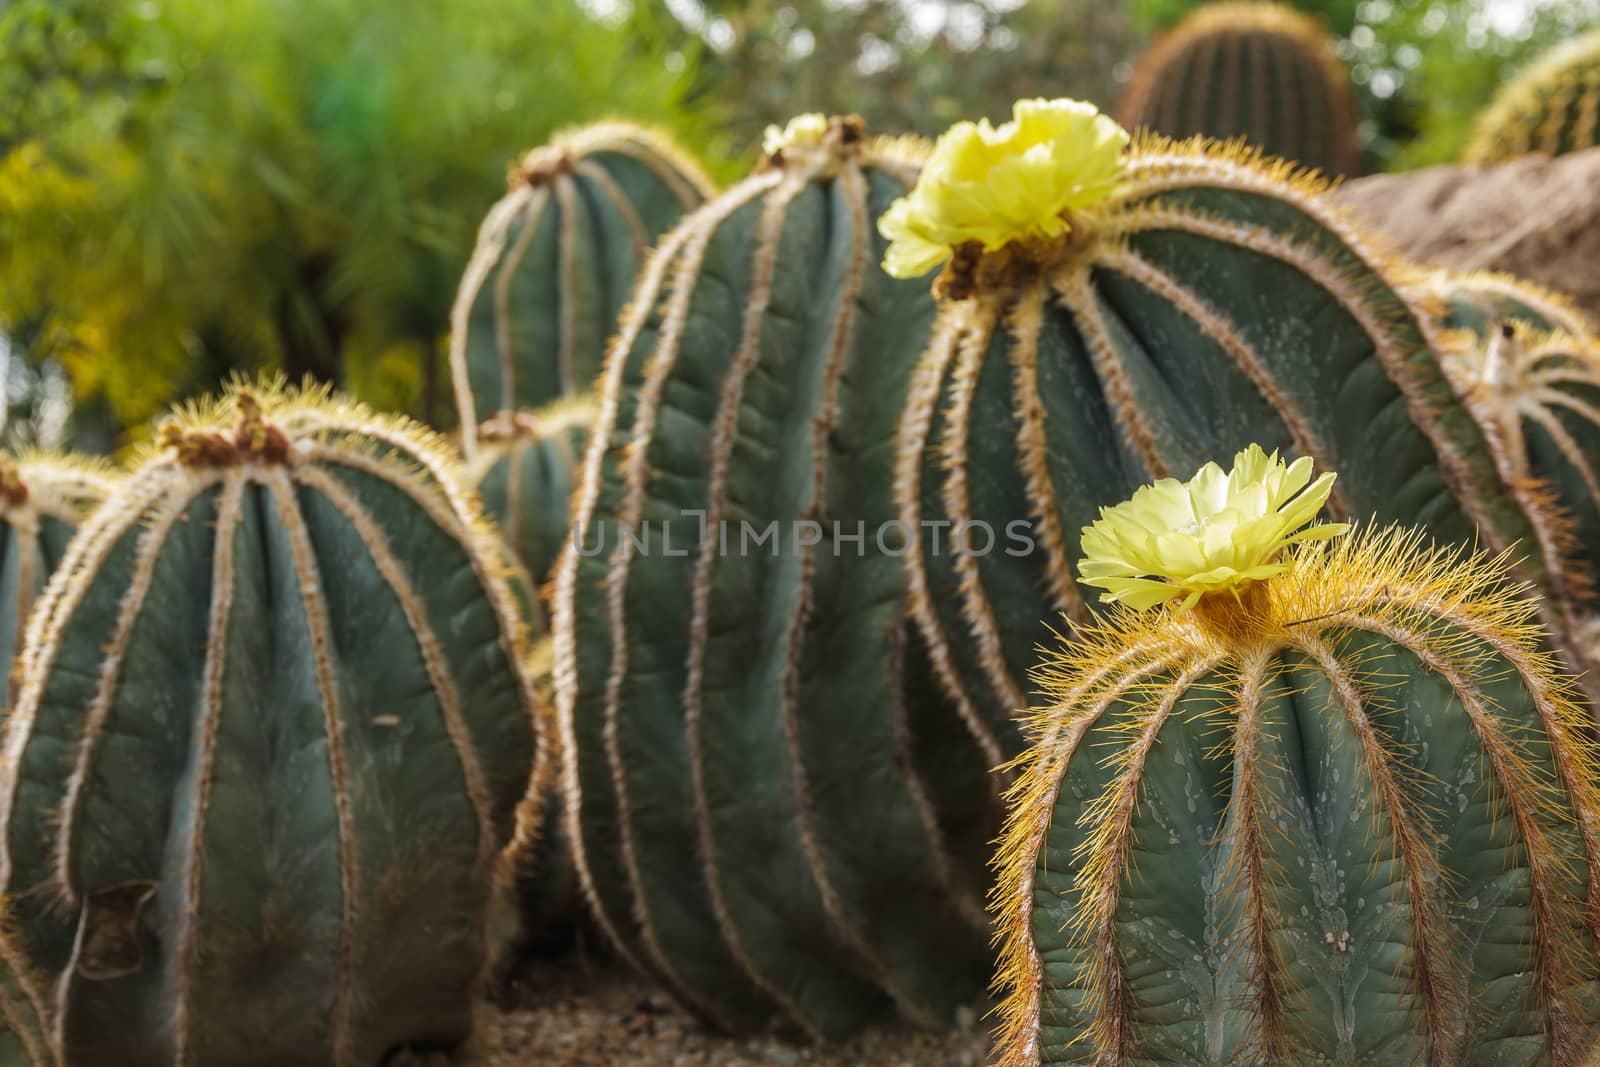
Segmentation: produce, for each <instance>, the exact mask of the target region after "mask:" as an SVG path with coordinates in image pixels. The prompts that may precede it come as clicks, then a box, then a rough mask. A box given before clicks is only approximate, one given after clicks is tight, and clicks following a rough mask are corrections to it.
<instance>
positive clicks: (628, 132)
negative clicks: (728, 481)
mask: <svg viewBox="0 0 1600 1067" xmlns="http://www.w3.org/2000/svg"><path fill="white" fill-rule="evenodd" d="M710 193H711V185H710V182H709V181H707V180H706V178H705V177H704V176H703V175H702V174H701V173H700V170H699V168H698V167H696V166H695V164H694V163H693V161H691V160H690V159H689V158H688V157H687V156H686V155H684V154H683V153H682V152H681V151H679V150H678V149H677V148H676V147H674V146H673V145H672V143H671V142H670V141H668V140H667V138H665V137H664V136H663V135H661V134H659V133H655V132H653V131H650V130H645V129H640V128H639V127H636V126H632V125H629V124H627V123H618V122H605V123H599V124H597V125H594V126H586V127H583V128H582V129H578V130H574V131H571V132H569V133H565V134H561V135H558V136H557V137H556V138H555V139H554V140H552V141H551V143H550V144H549V145H546V146H544V147H542V148H537V149H534V150H533V151H532V152H530V153H528V155H527V156H526V157H525V158H524V159H523V160H522V162H521V163H520V164H518V166H517V167H515V168H514V169H513V170H512V173H511V189H510V191H509V192H508V193H507V194H506V196H505V198H504V199H503V200H501V201H500V202H499V203H498V204H496V205H495V206H494V208H493V209H492V210H491V211H490V212H489V215H488V217H487V218H485V219H484V222H483V226H482V228H481V229H480V230H479V233H478V246H477V248H476V250H475V251H474V252H473V255H472V259H471V261H470V262H469V263H468V264H467V270H466V273H465V275H464V276H463V277H462V279H461V288H460V290H459V291H458V292H457V293H456V302H455V309H454V311H453V312H452V314H451V345H450V366H451V373H452V375H453V377H454V380H455V391H456V405H457V407H458V408H459V410H460V414H461V425H462V426H463V427H467V428H470V427H475V426H476V425H477V423H478V422H479V420H482V419H487V418H488V417H490V416H491V415H493V414H495V413H496V412H501V411H520V410H526V409H530V408H537V407H542V406H544V405H546V404H549V403H552V402H554V401H556V400H559V399H560V398H562V397H564V396H568V395H571V394H574V393H580V392H583V391H585V390H587V389H588V388H589V387H590V385H591V384H592V383H593V381H594V378H595V375H596V374H598V373H599V370H600V362H601V359H602V357H603V355H604V353H605V348H606V342H607V340H608V339H609V338H610V337H611V334H612V332H613V331H614V329H615V322H616V317H617V313H618V312H619V311H620V310H621V309H622V305H623V304H624V303H625V302H626V301H627V299H628V294H629V293H630V292H631V291H632V289H633V282H634V279H635V277H636V276H637V275H638V272H639V268H640V266H641V265H642V264H643V262H644V257H645V254H646V251H647V250H648V249H649V247H650V246H651V244H653V243H654V242H655V240H656V238H657V237H659V236H660V235H661V234H662V233H663V232H665V231H666V230H667V229H669V228H670V227H671V226H672V225H673V224H674V223H676V222H677V221H678V219H679V218H681V217H682V216H683V214H684V213H685V212H687V211H690V210H692V209H694V208H695V207H697V206H699V205H700V204H701V203H702V202H703V201H704V200H705V198H706V197H707V196H709V195H710ZM470 436H471V435H470V431H469V432H468V438H469V439H468V442H467V444H468V450H469V452H470V449H471V444H472V442H471V440H470Z"/></svg>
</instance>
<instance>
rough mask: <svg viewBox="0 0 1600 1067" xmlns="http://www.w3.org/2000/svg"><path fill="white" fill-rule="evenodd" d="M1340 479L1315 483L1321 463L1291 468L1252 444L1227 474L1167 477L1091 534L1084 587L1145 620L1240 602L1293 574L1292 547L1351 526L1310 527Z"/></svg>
mask: <svg viewBox="0 0 1600 1067" xmlns="http://www.w3.org/2000/svg"><path fill="white" fill-rule="evenodd" d="M1333 480H1334V474H1333V472H1331V471H1329V472H1325V473H1324V474H1322V475H1321V476H1319V477H1318V478H1317V480H1316V481H1315V482H1313V481H1312V480H1311V460H1310V459H1309V458H1305V457H1302V458H1301V459H1297V460H1295V461H1294V462H1293V463H1285V462H1283V460H1281V459H1279V458H1278V453H1277V452H1276V451H1274V452H1272V453H1271V454H1270V455H1269V454H1268V453H1266V452H1264V451H1262V449H1261V447H1260V446H1259V445H1251V446H1250V447H1249V448H1247V449H1245V450H1244V451H1243V452H1240V453H1239V454H1238V455H1237V456H1235V457H1234V460H1233V469H1232V470H1231V471H1228V472H1227V473H1223V471H1222V469H1221V468H1220V467H1218V466H1217V465H1216V464H1215V463H1207V464H1206V465H1205V466H1204V467H1202V468H1200V470H1199V472H1198V473H1197V474H1195V476H1194V477H1193V478H1191V479H1189V481H1187V482H1179V481H1177V480H1176V479H1173V478H1163V479H1161V480H1160V481H1158V482H1156V483H1155V484H1154V485H1147V486H1145V487H1143V488H1142V489H1140V490H1138V491H1137V492H1136V493H1134V494H1133V498H1132V499H1131V500H1128V501H1125V502H1124V503H1121V504H1118V505H1117V506H1116V507H1112V508H1101V509H1100V520H1099V521H1098V522H1096V523H1094V524H1093V525H1091V526H1087V527H1085V528H1084V531H1083V550H1084V553H1085V558H1084V559H1083V561H1082V562H1081V563H1079V565H1078V573H1079V574H1080V575H1081V576H1082V579H1083V581H1084V584H1086V585H1093V586H1098V587H1100V588H1102V589H1105V590H1107V592H1106V593H1104V594H1103V595H1102V596H1101V598H1100V599H1101V600H1102V601H1103V602H1105V603H1120V604H1125V605H1127V606H1128V607H1130V608H1133V609H1134V610H1136V611H1143V610H1145V609H1148V608H1152V607H1155V606H1156V605H1158V604H1165V603H1167V602H1169V601H1173V600H1177V599H1179V598H1180V597H1181V598H1183V602H1182V603H1181V604H1180V605H1179V608H1178V610H1179V611H1187V610H1188V609H1189V608H1191V607H1193V606H1194V604H1195V602H1196V601H1198V600H1199V599H1200V598H1201V597H1202V596H1205V595H1207V594H1210V593H1231V594H1233V595H1234V596H1235V597H1237V596H1239V595H1240V592H1241V590H1242V589H1243V588H1244V587H1246V586H1248V585H1249V584H1250V583H1252V582H1256V581H1260V580H1261V579H1264V578H1270V577H1272V576H1273V575H1276V574H1281V573H1282V572H1283V571H1284V570H1286V569H1287V568H1288V566H1289V565H1288V563H1286V562H1285V561H1284V560H1283V559H1282V558H1281V557H1282V553H1283V550H1284V549H1285V548H1287V547H1288V546H1289V545H1293V544H1297V543H1299V542H1302V541H1321V540H1326V539H1328V538H1330V537H1337V536H1338V535H1340V534H1342V533H1344V532H1345V531H1347V530H1349V528H1350V527H1349V525H1348V524H1346V523H1318V524H1317V525H1314V526H1309V525H1307V524H1308V523H1310V522H1311V520H1312V519H1314V518H1315V517H1316V514H1317V512H1318V510H1320V509H1321V507H1322V505H1323V504H1325V503H1326V502H1327V500H1328V495H1329V494H1330V493H1331V492H1332V491H1333Z"/></svg>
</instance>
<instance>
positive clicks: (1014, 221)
mask: <svg viewBox="0 0 1600 1067" xmlns="http://www.w3.org/2000/svg"><path fill="white" fill-rule="evenodd" d="M1011 116H1012V117H1011V121H1010V122H1006V123H1002V124H1001V125H999V126H997V127H996V126H990V125H989V122H988V120H987V119H985V120H983V121H981V122H978V123H971V122H958V123H956V124H955V125H954V126H952V127H950V129H949V130H947V131H945V133H944V135H943V136H941V137H940V138H939V143H938V144H937V145H935V146H934V149H933V154H932V155H931V156H930V157H929V159H928V162H927V164H926V165H925V166H924V167H923V169H922V175H921V177H920V178H919V179H918V181H917V184H916V187H915V188H914V189H912V190H911V193H910V194H909V195H908V196H905V197H902V198H901V199H899V200H897V201H895V203H894V205H893V206H891V207H890V209H889V210H888V211H887V212H885V213H884V215H883V217H882V218H881V219H880V220H879V221H878V231H879V232H880V233H882V234H883V236H884V237H886V238H888V239H889V249H888V251H887V253H886V254H885V256H884V270H886V271H887V272H889V273H890V274H892V275H894V276H895V277H897V278H911V277H916V276H917V275H919V274H926V273H927V272H928V271H929V270H931V269H933V267H935V266H937V265H938V264H939V263H942V262H943V261H944V260H946V259H948V258H950V256H951V255H952V254H953V252H954V250H955V249H956V248H957V247H958V246H960V245H964V244H966V243H968V242H970V241H976V242H978V243H980V244H981V245H982V246H983V247H984V248H985V249H987V250H990V251H992V250H994V249H998V248H1002V247H1004V246H1005V245H1007V244H1009V243H1010V242H1012V241H1015V240H1017V239H1019V238H1023V237H1034V238H1053V237H1059V236H1060V235H1062V234H1064V233H1066V232H1067V231H1068V230H1069V229H1070V223H1069V222H1068V220H1067V217H1066V215H1067V212H1069V211H1078V210H1082V209H1084V208H1088V207H1092V206H1093V205H1095V204H1097V203H1099V202H1100V201H1102V200H1104V199H1105V198H1106V197H1108V196H1110V195H1111V194H1112V193H1114V192H1116V189H1117V186H1118V183H1119V182H1120V181H1121V179H1122V172H1123V166H1124V164H1123V159H1122V151H1123V149H1124V148H1126V147H1127V145H1128V134H1127V132H1126V131H1125V130H1123V129H1122V127H1120V126H1118V125H1117V124H1116V123H1115V122H1114V121H1112V120H1111V119H1110V118H1108V117H1106V116H1105V115H1102V114H1100V112H1099V111H1098V110H1096V108H1095V107H1094V105H1093V104H1086V103H1084V102H1082V101H1080V100H1019V101H1017V103H1016V104H1015V105H1014V106H1013V108H1012V111H1011ZM932 249H937V250H938V251H937V256H936V258H935V253H934V252H933V251H932Z"/></svg>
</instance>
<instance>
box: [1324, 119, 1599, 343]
mask: <svg viewBox="0 0 1600 1067" xmlns="http://www.w3.org/2000/svg"><path fill="white" fill-rule="evenodd" d="M1334 195H1335V196H1336V197H1337V198H1338V199H1340V200H1342V201H1343V202H1344V204H1345V205H1346V206H1347V207H1348V208H1350V210H1351V212H1352V213H1353V214H1354V215H1355V216H1356V218H1357V219H1359V220H1360V221H1362V222H1365V223H1367V224H1368V225H1369V226H1371V228H1372V229H1373V230H1374V231H1375V232H1376V233H1378V234H1379V235H1381V236H1382V237H1384V238H1385V239H1386V242H1387V243H1388V244H1389V245H1390V246H1391V247H1392V248H1393V249H1394V250H1395V251H1397V252H1399V253H1401V254H1402V255H1404V256H1407V257H1408V258H1410V259H1413V260H1416V261H1417V262H1419V263H1424V264H1427V265H1429V266H1436V267H1446V268H1449V269H1451V270H1499V271H1506V272H1507V273H1510V274H1516V275H1520V276H1521V277H1523V278H1526V279H1528V280H1529V281H1532V282H1537V283H1539V284H1540V285H1543V286H1545V287H1546V288H1548V289H1554V290H1556V291H1557V292H1563V293H1566V294H1568V295H1569V296H1571V297H1572V298H1573V299H1574V300H1576V301H1577V302H1578V304H1579V306H1581V307H1582V308H1584V309H1585V310H1586V311H1587V312H1588V313H1589V314H1590V316H1591V317H1595V318H1596V319H1597V320H1600V148H1592V149H1589V150H1588V151H1585V152H1577V153H1573V154H1572V155H1566V156H1560V157H1558V158H1556V159H1546V158H1544V157H1542V156H1529V157H1527V158H1525V159H1519V160H1515V161H1513V162H1511V163H1501V164H1496V165H1490V166H1445V167H1430V168H1428V169H1427V170H1419V171H1414V172H1412V173H1409V174H1378V175H1374V176H1373V177H1370V178H1362V179H1360V180H1358V181H1353V182H1350V183H1348V184H1346V185H1344V186H1341V187H1340V188H1339V189H1337V190H1336V191H1335V193H1334Z"/></svg>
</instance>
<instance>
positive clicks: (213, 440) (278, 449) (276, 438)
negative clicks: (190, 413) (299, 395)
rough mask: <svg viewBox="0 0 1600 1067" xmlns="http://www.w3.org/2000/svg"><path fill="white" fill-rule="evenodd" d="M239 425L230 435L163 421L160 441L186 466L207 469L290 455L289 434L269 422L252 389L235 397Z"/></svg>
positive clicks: (276, 459) (276, 460) (272, 459)
mask: <svg viewBox="0 0 1600 1067" xmlns="http://www.w3.org/2000/svg"><path fill="white" fill-rule="evenodd" d="M235 403H236V405H237V406H238V409H239V425H238V428H237V429H235V430H234V432H233V433H232V434H231V435H229V434H227V433H224V432H218V431H216V430H202V429H185V428H184V427H182V426H180V425H179V424H178V423H176V422H171V421H168V422H164V423H162V424H161V428H160V436H161V444H162V446H163V447H164V448H167V449H169V450H171V451H172V452H173V453H175V454H176V455H177V457H178V462H179V463H182V464H183V465H184V466H185V467H192V468H196V469H207V468H217V467H231V466H235V465H237V464H240V463H252V462H253V463H282V462H284V460H286V459H287V458H288V456H289V437H288V435H287V434H285V433H284V432H283V431H282V430H281V429H279V428H278V427H276V426H274V425H273V424H272V423H270V422H268V421H267V420H266V419H265V417H263V415H262V413H261V405H260V403H258V402H257V401H256V398H255V397H254V396H252V395H250V394H249V393H240V394H239V395H238V397H237V399H236V400H235Z"/></svg>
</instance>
